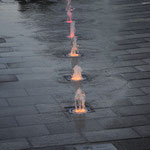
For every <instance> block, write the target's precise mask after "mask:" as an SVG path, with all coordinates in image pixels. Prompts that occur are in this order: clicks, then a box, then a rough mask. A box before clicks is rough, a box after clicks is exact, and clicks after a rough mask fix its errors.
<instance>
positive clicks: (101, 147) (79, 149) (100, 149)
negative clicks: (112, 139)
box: [76, 143, 117, 150]
mask: <svg viewBox="0 0 150 150" xmlns="http://www.w3.org/2000/svg"><path fill="white" fill-rule="evenodd" d="M85 149H92V150H117V149H116V148H115V147H114V146H113V145H112V144H109V143H106V144H97V145H86V146H76V150H85Z"/></svg>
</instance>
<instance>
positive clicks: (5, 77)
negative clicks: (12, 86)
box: [0, 75, 18, 83]
mask: <svg viewBox="0 0 150 150" xmlns="http://www.w3.org/2000/svg"><path fill="white" fill-rule="evenodd" d="M16 81H18V79H17V77H16V76H15V75H0V83H1V82H16Z"/></svg>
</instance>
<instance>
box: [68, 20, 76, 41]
mask: <svg viewBox="0 0 150 150" xmlns="http://www.w3.org/2000/svg"><path fill="white" fill-rule="evenodd" d="M75 30H76V29H75V21H72V23H71V24H70V35H69V36H68V37H69V38H71V39H72V38H73V37H74V36H75Z"/></svg>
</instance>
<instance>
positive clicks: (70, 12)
mask: <svg viewBox="0 0 150 150" xmlns="http://www.w3.org/2000/svg"><path fill="white" fill-rule="evenodd" d="M72 11H73V9H72V8H71V6H70V7H69V8H68V11H67V16H68V18H67V23H72Z"/></svg>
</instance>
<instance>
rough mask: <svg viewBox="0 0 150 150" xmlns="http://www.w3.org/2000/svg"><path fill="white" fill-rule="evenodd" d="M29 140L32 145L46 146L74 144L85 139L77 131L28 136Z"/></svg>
mask: <svg viewBox="0 0 150 150" xmlns="http://www.w3.org/2000/svg"><path fill="white" fill-rule="evenodd" d="M29 140H30V142H31V143H32V145H33V146H34V147H46V146H54V145H65V144H75V143H83V142H85V139H84V138H82V137H81V136H80V134H77V133H74V134H57V135H49V136H41V137H33V138H29Z"/></svg>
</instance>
